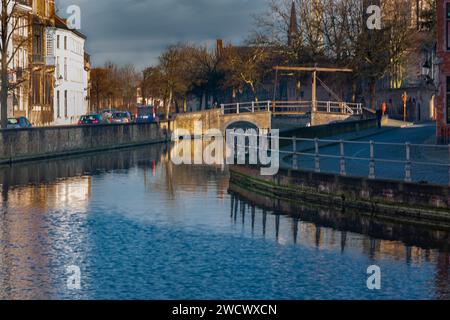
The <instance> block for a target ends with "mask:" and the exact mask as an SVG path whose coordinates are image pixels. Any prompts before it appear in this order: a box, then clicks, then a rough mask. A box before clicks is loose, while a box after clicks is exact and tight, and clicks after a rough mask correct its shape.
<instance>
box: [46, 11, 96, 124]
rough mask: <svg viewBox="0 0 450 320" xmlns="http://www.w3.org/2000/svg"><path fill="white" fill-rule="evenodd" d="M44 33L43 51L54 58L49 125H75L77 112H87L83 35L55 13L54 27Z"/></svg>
mask: <svg viewBox="0 0 450 320" xmlns="http://www.w3.org/2000/svg"><path fill="white" fill-rule="evenodd" d="M47 32H48V33H47V39H48V40H47V54H48V55H51V54H50V52H52V51H53V53H54V55H53V56H54V57H55V60H56V61H55V65H56V70H55V77H56V79H55V88H54V99H53V101H54V108H53V110H54V123H53V125H68V124H75V123H77V121H78V119H79V117H80V116H81V115H84V114H86V113H88V99H87V96H88V74H87V71H86V70H85V68H84V66H85V64H84V45H85V41H86V37H85V36H84V35H83V34H82V33H80V32H78V31H76V30H71V29H69V28H68V26H67V23H66V21H65V20H64V19H62V18H60V17H58V16H56V18H55V28H53V30H52V29H49V30H48V31H47ZM51 35H52V36H51ZM49 39H52V40H53V41H49Z"/></svg>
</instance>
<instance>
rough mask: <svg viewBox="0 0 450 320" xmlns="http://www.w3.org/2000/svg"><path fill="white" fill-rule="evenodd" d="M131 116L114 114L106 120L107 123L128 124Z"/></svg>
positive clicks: (123, 113)
mask: <svg viewBox="0 0 450 320" xmlns="http://www.w3.org/2000/svg"><path fill="white" fill-rule="evenodd" d="M130 122H131V116H130V114H129V113H128V112H125V111H121V112H114V113H113V114H112V115H111V117H110V118H108V123H130Z"/></svg>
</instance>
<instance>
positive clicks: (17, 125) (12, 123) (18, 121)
mask: <svg viewBox="0 0 450 320" xmlns="http://www.w3.org/2000/svg"><path fill="white" fill-rule="evenodd" d="M31 127H32V125H31V123H30V121H28V119H27V118H25V117H18V118H9V119H8V127H7V128H8V129H22V128H31Z"/></svg>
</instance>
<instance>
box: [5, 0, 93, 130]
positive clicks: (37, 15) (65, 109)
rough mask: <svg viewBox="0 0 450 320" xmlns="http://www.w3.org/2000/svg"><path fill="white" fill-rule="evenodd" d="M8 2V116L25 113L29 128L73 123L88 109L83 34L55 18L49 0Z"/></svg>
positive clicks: (84, 38) (16, 0) (87, 65)
mask: <svg viewBox="0 0 450 320" xmlns="http://www.w3.org/2000/svg"><path fill="white" fill-rule="evenodd" d="M11 6H13V8H14V11H13V17H14V18H13V19H12V20H11V25H15V20H16V19H17V20H19V21H18V24H17V25H19V27H18V28H16V29H17V30H15V32H14V36H13V37H12V40H11V44H10V45H9V52H10V55H11V56H14V58H13V59H12V61H11V63H10V65H9V75H10V87H11V90H10V92H9V98H8V112H7V113H8V117H20V116H24V117H27V118H28V119H29V120H30V122H31V123H32V124H33V125H34V126H46V125H58V124H72V123H74V122H75V121H76V120H75V119H76V118H77V117H78V116H79V115H80V114H83V113H86V112H87V111H88V110H89V98H88V90H89V79H88V78H89V70H90V62H89V60H90V59H89V56H88V55H85V52H84V44H85V40H86V37H85V36H84V35H83V34H81V33H79V32H77V31H76V30H70V29H69V28H68V26H67V23H66V22H65V20H64V19H61V18H59V17H57V16H56V14H55V3H54V0H15V1H14V2H11ZM11 30H12V29H11Z"/></svg>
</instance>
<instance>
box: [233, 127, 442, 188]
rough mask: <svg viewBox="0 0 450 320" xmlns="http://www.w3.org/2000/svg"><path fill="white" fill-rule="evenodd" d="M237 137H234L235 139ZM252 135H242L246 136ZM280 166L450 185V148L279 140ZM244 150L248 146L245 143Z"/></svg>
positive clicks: (286, 138)
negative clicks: (280, 145)
mask: <svg viewBox="0 0 450 320" xmlns="http://www.w3.org/2000/svg"><path fill="white" fill-rule="evenodd" d="M236 135H237V136H238V135H239V134H235V136H236ZM250 136H251V135H248V134H245V137H247V138H248V137H250ZM279 139H280V144H282V145H283V146H284V147H283V148H282V149H280V150H273V149H269V150H267V151H271V152H279V154H280V166H281V167H283V168H288V169H294V170H305V171H312V172H317V173H320V172H323V173H333V174H338V175H341V176H354V177H367V178H369V179H387V180H395V181H404V182H415V183H421V184H436V185H450V145H434V144H413V143H391V142H375V141H344V140H328V139H306V138H297V137H292V138H290V137H280V138H279ZM245 147H246V148H247V151H249V148H251V147H250V146H248V145H247V144H246V146H245Z"/></svg>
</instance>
